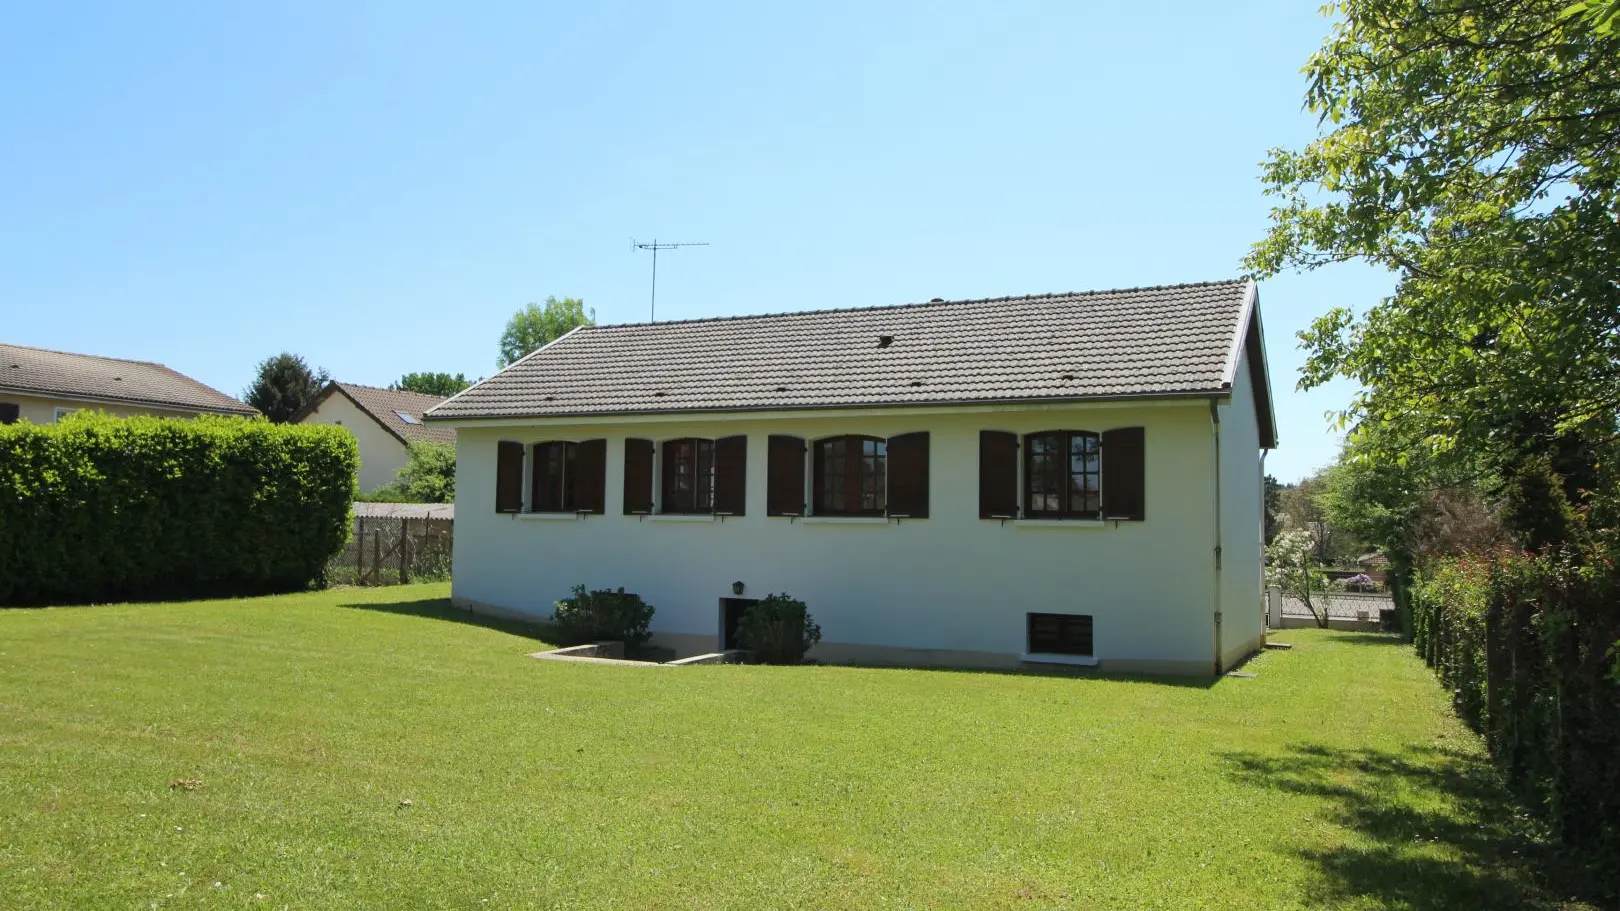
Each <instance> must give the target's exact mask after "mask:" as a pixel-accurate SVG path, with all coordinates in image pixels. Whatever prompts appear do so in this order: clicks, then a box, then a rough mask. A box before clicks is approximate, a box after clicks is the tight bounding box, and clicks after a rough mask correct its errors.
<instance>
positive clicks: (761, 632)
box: [737, 592, 821, 664]
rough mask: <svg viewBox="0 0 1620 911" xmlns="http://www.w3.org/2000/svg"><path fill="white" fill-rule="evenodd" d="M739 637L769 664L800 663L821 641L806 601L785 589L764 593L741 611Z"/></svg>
mask: <svg viewBox="0 0 1620 911" xmlns="http://www.w3.org/2000/svg"><path fill="white" fill-rule="evenodd" d="M737 641H738V642H741V643H742V647H743V648H745V649H748V650H749V651H751V652H753V653H754V657H755V658H757V659H758V660H760V661H763V662H765V663H766V664H798V663H800V662H802V661H803V660H804V656H805V654H806V653H808V652H809V651H810V650H811V649H812V648H815V645H816V643H817V642H820V641H821V627H820V626H817V625H816V622H815V621H814V620H812V619H810V611H809V610H808V609H807V608H806V607H805V606H804V602H803V601H795V600H794V599H793V598H791V597H789V596H788V594H787V593H786V592H783V593H782V594H780V595H767V596H765V597H764V598H762V599H761V600H760V602H759V603H758V604H756V605H754V606H753V607H750V608H749V609H748V611H747V612H746V613H744V614H743V615H742V619H741V620H739V621H738V622H737Z"/></svg>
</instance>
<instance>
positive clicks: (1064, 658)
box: [1018, 652, 1097, 667]
mask: <svg viewBox="0 0 1620 911" xmlns="http://www.w3.org/2000/svg"><path fill="white" fill-rule="evenodd" d="M1018 660H1019V661H1022V662H1024V663H1025V664H1069V665H1073V666H1075V667H1096V666H1097V659H1096V658H1094V657H1092V656H1090V655H1053V654H1048V653H1046V652H1030V653H1027V654H1024V655H1020V656H1018Z"/></svg>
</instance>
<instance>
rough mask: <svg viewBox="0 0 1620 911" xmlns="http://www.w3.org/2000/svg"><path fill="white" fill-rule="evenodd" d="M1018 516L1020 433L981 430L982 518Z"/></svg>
mask: <svg viewBox="0 0 1620 911" xmlns="http://www.w3.org/2000/svg"><path fill="white" fill-rule="evenodd" d="M1017 517H1018V434H1016V433H1007V432H1006V431H1002V430H981V431H979V518H981V519H1013V518H1017Z"/></svg>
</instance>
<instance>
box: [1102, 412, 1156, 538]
mask: <svg viewBox="0 0 1620 911" xmlns="http://www.w3.org/2000/svg"><path fill="white" fill-rule="evenodd" d="M1144 455H1145V449H1144V447H1143V431H1142V428H1140V427H1116V428H1114V429H1113V430H1105V431H1103V435H1102V514H1103V518H1105V519H1142V518H1144V517H1145V516H1146V515H1147V472H1146V467H1145V465H1144V464H1143V458H1144Z"/></svg>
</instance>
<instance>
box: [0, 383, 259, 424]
mask: <svg viewBox="0 0 1620 911" xmlns="http://www.w3.org/2000/svg"><path fill="white" fill-rule="evenodd" d="M0 392H8V393H13V394H15V395H27V396H33V397H35V398H42V399H47V398H48V399H63V400H66V401H69V402H85V403H87V404H91V405H133V406H136V407H144V408H162V409H165V410H168V411H189V412H193V413H195V414H217V415H222V416H226V417H233V416H240V417H257V416H258V414H259V410H258V409H257V408H254V407H253V406H252V405H249V404H247V403H245V402H239V403H238V405H240V406H241V407H240V408H231V407H229V406H217V407H216V406H213V405H199V404H197V403H195V402H173V401H168V400H165V399H149V398H137V397H135V396H117V395H85V394H84V393H82V392H67V391H65V390H60V389H42V388H38V387H33V386H0Z"/></svg>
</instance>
